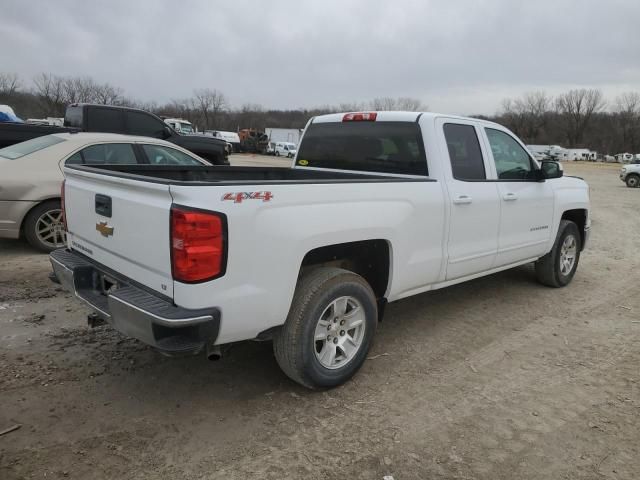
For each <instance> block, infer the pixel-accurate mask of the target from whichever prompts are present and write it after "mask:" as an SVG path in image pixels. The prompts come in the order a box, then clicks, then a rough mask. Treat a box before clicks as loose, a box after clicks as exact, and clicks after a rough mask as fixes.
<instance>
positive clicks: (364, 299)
mask: <svg viewBox="0 0 640 480" xmlns="http://www.w3.org/2000/svg"><path fill="white" fill-rule="evenodd" d="M344 296H349V297H353V298H355V299H356V300H357V301H358V302H359V303H360V305H361V306H362V308H363V310H364V314H365V319H364V333H363V337H362V341H361V343H360V346H359V348H358V349H357V350H356V352H355V353H354V354H353V356H352V357H351V359H350V360H348V361H347V363H346V364H345V365H344V366H339V367H337V368H333V369H329V368H327V367H325V366H324V365H322V364H321V363H320V360H319V359H318V358H317V356H316V350H315V349H316V348H317V342H316V340H315V339H314V335H315V331H316V326H317V323H318V320H319V319H320V317H321V316H322V315H323V312H325V310H326V309H327V308H328V306H329V305H331V303H332V302H333V301H334V300H336V299H338V298H341V297H344ZM377 323H378V308H377V304H376V297H375V294H374V293H373V290H372V289H371V287H370V286H369V284H368V283H367V282H366V280H365V279H364V278H362V277H361V276H360V275H356V274H355V273H353V272H350V271H348V270H343V269H341V268H331V267H319V268H316V269H313V270H311V271H309V272H307V273H305V274H304V275H303V276H302V277H301V278H300V280H299V281H298V285H297V287H296V291H295V294H294V297H293V302H292V304H291V309H290V311H289V315H288V316H287V320H286V322H285V324H284V325H283V327H282V328H281V329H280V330H279V331H278V332H277V333H276V334H275V335H274V340H273V349H274V353H275V357H276V360H277V361H278V365H280V368H282V370H283V372H284V373H285V374H286V375H287V376H288V377H289V378H291V379H292V380H294V381H296V382H298V383H300V384H301V385H304V386H305V387H308V388H311V389H315V388H331V387H336V386H338V385H341V384H343V383H344V382H346V381H347V380H349V379H350V378H351V377H352V376H353V375H354V374H355V373H356V372H357V371H358V369H359V368H360V367H361V366H362V364H363V363H364V361H365V359H366V358H367V353H368V352H369V348H370V347H371V343H372V340H373V336H374V333H375V330H376V326H377ZM341 334H342V333H341Z"/></svg>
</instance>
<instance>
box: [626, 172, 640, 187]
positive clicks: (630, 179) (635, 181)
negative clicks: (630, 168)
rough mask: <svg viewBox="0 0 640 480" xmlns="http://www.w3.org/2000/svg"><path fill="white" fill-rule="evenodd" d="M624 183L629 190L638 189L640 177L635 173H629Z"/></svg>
mask: <svg viewBox="0 0 640 480" xmlns="http://www.w3.org/2000/svg"><path fill="white" fill-rule="evenodd" d="M624 182H625V183H626V184H627V187H629V188H638V187H640V176H639V175H636V174H635V173H630V174H629V175H627V178H625V180H624Z"/></svg>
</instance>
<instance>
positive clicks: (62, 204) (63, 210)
mask: <svg viewBox="0 0 640 480" xmlns="http://www.w3.org/2000/svg"><path fill="white" fill-rule="evenodd" d="M64 182H66V180H62V187H60V209H61V210H62V225H63V226H64V231H65V232H66V231H67V213H66V211H65V208H64Z"/></svg>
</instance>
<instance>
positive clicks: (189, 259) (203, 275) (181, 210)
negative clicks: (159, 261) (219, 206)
mask: <svg viewBox="0 0 640 480" xmlns="http://www.w3.org/2000/svg"><path fill="white" fill-rule="evenodd" d="M225 230H226V221H225V217H224V215H222V214H220V213H215V212H206V211H201V210H190V209H188V208H185V207H173V208H171V270H172V274H173V279H174V280H177V281H179V282H186V283H194V282H203V281H206V280H212V279H214V278H217V277H220V276H222V275H224V270H225V266H226V265H225V262H226V258H225V257H226V255H225V246H226V245H225V235H226V231H225Z"/></svg>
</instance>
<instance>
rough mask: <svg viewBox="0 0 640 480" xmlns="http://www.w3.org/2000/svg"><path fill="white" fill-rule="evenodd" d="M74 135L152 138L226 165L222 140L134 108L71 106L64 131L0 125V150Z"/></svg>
mask: <svg viewBox="0 0 640 480" xmlns="http://www.w3.org/2000/svg"><path fill="white" fill-rule="evenodd" d="M78 131H83V132H105V133H122V134H127V135H141V136H145V137H153V138H157V139H160V140H166V141H168V142H171V143H174V144H176V145H179V146H181V147H182V148H186V149H187V150H189V151H190V152H192V153H195V154H196V155H198V156H199V157H201V158H204V159H205V160H207V161H208V162H209V163H212V164H215V165H229V160H228V159H227V156H228V151H227V144H226V142H225V141H223V140H220V139H218V138H212V137H207V136H204V135H183V134H181V133H178V132H176V131H175V130H174V129H173V128H171V127H170V126H169V125H167V124H166V123H165V122H164V121H162V119H161V118H160V117H157V116H156V115H154V114H152V113H149V112H146V111H144V110H139V109H137V108H129V107H116V106H113V105H93V104H87V103H74V104H71V105H69V106H68V107H67V110H66V112H65V116H64V127H58V126H53V125H29V124H26V123H17V122H6V123H0V148H2V147H7V146H9V145H14V144H16V143H20V142H24V141H27V140H31V139H32V138H36V137H41V136H43V135H50V134H53V133H67V132H78Z"/></svg>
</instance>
